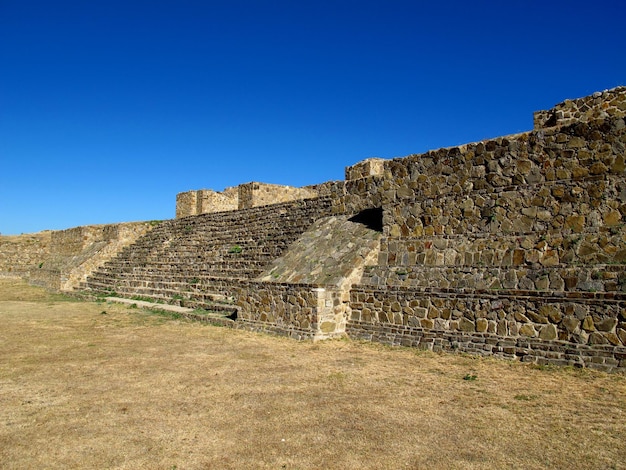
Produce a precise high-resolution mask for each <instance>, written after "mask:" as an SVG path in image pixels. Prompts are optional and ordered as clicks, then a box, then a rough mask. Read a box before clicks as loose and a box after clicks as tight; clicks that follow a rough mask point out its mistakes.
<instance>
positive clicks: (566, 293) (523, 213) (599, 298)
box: [347, 90, 626, 370]
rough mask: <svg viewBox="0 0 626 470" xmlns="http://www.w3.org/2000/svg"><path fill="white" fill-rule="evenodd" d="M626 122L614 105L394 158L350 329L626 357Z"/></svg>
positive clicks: (377, 336) (534, 352)
mask: <svg viewBox="0 0 626 470" xmlns="http://www.w3.org/2000/svg"><path fill="white" fill-rule="evenodd" d="M619 91H620V93H621V95H620V97H619V99H618V98H617V97H615V96H612V95H613V94H614V93H611V94H610V95H611V96H612V98H611V100H612V101H611V103H613V104H615V103H621V102H622V101H621V100H622V99H623V96H624V92H625V91H626V90H619ZM585 102H588V100H587V101H585V100H582V101H581V102H580V103H585ZM580 103H579V104H578V106H581V104H580ZM600 108H601V109H606V107H604V106H600ZM572 109H573V107H572ZM588 115H590V116H595V114H594V113H593V112H589V113H588ZM625 127H626V126H625V124H624V119H623V118H621V117H615V116H614V117H607V118H605V119H600V120H588V121H581V122H576V123H574V124H569V125H562V126H555V127H550V128H546V129H537V130H535V131H532V132H529V133H524V134H519V135H514V136H508V137H503V138H499V139H492V140H489V141H485V142H480V143H476V144H469V145H465V146H460V147H453V148H448V149H440V150H437V151H432V152H427V153H425V154H422V155H414V156H409V157H406V158H401V159H394V160H392V161H389V162H386V163H385V169H384V175H385V176H384V178H383V179H382V180H380V181H379V182H377V183H375V184H370V186H371V189H372V190H373V191H375V192H376V193H377V194H376V200H377V201H381V202H382V207H383V210H384V216H383V217H384V235H385V237H384V238H383V240H382V241H381V250H380V255H379V260H378V263H377V264H376V265H374V266H371V267H369V268H368V269H367V270H366V272H365V274H364V276H363V279H362V281H361V284H360V285H359V286H355V287H354V288H353V291H352V302H351V308H352V313H351V319H350V321H349V323H348V327H347V332H348V333H349V334H350V335H351V336H354V337H361V338H368V339H373V340H379V341H383V342H388V343H391V344H412V345H421V346H422V347H434V345H437V347H440V348H444V349H460V350H465V351H469V352H485V353H490V354H492V353H493V354H499V355H505V356H508V357H519V358H523V359H524V360H533V361H536V362H542V361H543V362H550V363H558V364H576V365H585V366H591V367H597V368H603V369H607V370H610V369H613V368H615V367H626V361H625V359H626V348H625V347H624V346H625V345H626V313H625V312H626V310H625V309H624V307H625V304H624V298H625V297H624V295H625V294H624V292H626V273H625V269H624V268H625V264H624V263H625V260H626V232H625V229H624V226H625V224H624V222H623V218H624V216H625V215H626V196H625V194H626V192H625V191H626V183H625V181H624V166H625V165H624V159H625V155H626V129H625ZM369 178H371V177H369ZM357 181H359V180H357ZM348 183H349V182H347V184H348ZM363 185H365V186H366V185H367V184H366V183H363Z"/></svg>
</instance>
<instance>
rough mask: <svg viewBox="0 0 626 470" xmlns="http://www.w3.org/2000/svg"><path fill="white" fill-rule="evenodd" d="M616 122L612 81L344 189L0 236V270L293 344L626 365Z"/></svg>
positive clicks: (191, 203)
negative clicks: (182, 308) (197, 312)
mask: <svg viewBox="0 0 626 470" xmlns="http://www.w3.org/2000/svg"><path fill="white" fill-rule="evenodd" d="M625 116H626V88H625V87H618V88H614V89H611V90H606V91H603V92H598V93H594V94H593V95H591V96H588V97H584V98H580V99H575V100H566V101H564V102H562V103H560V104H557V105H556V106H555V107H554V108H552V109H550V110H547V111H538V112H536V113H535V115H534V124H535V125H534V129H533V130H531V131H529V132H524V133H520V134H515V135H510V136H505V137H500V138H495V139H489V140H486V141H482V142H477V143H470V144H466V145H462V146H458V147H450V148H444V149H438V150H433V151H430V152H426V153H424V154H420V155H409V156H407V157H403V158H396V159H392V160H383V159H368V160H365V161H362V162H360V163H358V164H356V165H354V166H352V167H348V168H346V177H345V180H343V181H330V182H325V183H322V184H319V185H315V186H308V187H305V188H290V187H286V186H276V185H264V184H262V183H254V182H253V183H246V184H245V185H241V186H239V187H237V188H228V189H227V190H225V191H223V192H221V193H218V192H215V191H210V190H199V191H189V192H187V193H181V194H179V195H178V196H177V208H176V214H177V217H176V219H172V220H167V221H162V222H160V223H156V222H153V223H143V224H138V225H132V226H126V225H124V224H121V225H119V226H116V228H115V229H105V228H95V229H94V228H90V227H82V228H76V229H71V230H69V231H63V232H53V233H52V235H50V234H49V233H44V234H32V235H25V236H23V237H12V238H11V237H1V238H0V272H2V273H3V274H4V275H19V276H22V277H26V278H29V279H31V281H36V282H38V283H40V284H45V285H48V286H49V287H54V288H61V289H63V290H72V291H79V292H82V293H90V294H107V295H112V294H113V295H118V296H122V297H136V296H141V297H142V298H151V299H155V300H160V301H166V302H171V303H183V304H185V305H190V306H194V307H199V308H207V309H208V308H211V309H217V310H219V309H220V308H223V309H225V311H227V312H229V315H230V319H229V320H228V322H230V324H231V325H232V326H233V327H236V328H246V329H253V330H259V331H268V332H272V333H278V334H286V335H290V336H292V337H295V338H313V339H323V338H329V337H335V336H343V335H347V336H349V337H351V338H362V339H367V340H371V341H380V342H383V343H387V344H392V345H405V346H413V347H419V348H427V349H432V350H453V351H454V350H455V351H465V352H469V353H474V354H484V355H487V354H488V355H495V356H500V357H506V358H511V359H518V360H522V361H529V362H536V363H541V364H548V363H549V364H559V365H574V366H582V367H593V368H597V369H602V370H621V371H624V370H626V271H625V266H626V230H625V223H624V217H626V181H625V179H624V170H625V168H626V162H625V159H626V126H625V123H624V117H625ZM65 245H67V246H65ZM18 252H19V253H20V255H19V256H17V255H16V253H18ZM103 254H106V255H103ZM46 267H50V269H49V270H48V271H45V270H46ZM44 272H45V274H46V275H45V276H42V273H44ZM232 312H236V314H232ZM222 323H224V322H222Z"/></svg>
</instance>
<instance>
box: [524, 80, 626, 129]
mask: <svg viewBox="0 0 626 470" xmlns="http://www.w3.org/2000/svg"><path fill="white" fill-rule="evenodd" d="M624 116H626V87H623V86H621V87H616V88H612V89H610V90H604V91H598V92H596V93H594V94H593V95H591V96H586V97H584V98H578V99H575V100H565V101H563V102H561V103H559V104H557V105H556V106H555V107H554V108H552V109H549V110H547V111H537V112H535V113H534V116H533V118H534V119H533V121H534V127H535V129H541V128H545V127H552V126H565V125H569V124H572V123H575V122H585V121H591V120H596V119H606V118H609V117H618V118H619V117H624Z"/></svg>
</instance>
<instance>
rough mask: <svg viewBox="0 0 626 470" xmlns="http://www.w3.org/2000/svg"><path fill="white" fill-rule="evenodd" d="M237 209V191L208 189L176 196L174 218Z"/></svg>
mask: <svg viewBox="0 0 626 470" xmlns="http://www.w3.org/2000/svg"><path fill="white" fill-rule="evenodd" d="M238 207H239V189H238V188H226V189H225V190H224V191H222V192H217V191H212V190H210V189H199V190H197V191H187V192H184V193H178V194H177V195H176V218H177V219H180V218H182V217H190V216H192V215H199V214H208V213H213V212H222V211H232V210H235V209H237V208H238Z"/></svg>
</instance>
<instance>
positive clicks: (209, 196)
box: [176, 182, 319, 219]
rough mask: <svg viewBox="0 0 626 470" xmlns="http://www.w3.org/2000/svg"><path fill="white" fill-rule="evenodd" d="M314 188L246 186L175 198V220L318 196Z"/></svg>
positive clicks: (203, 190) (180, 194)
mask: <svg viewBox="0 0 626 470" xmlns="http://www.w3.org/2000/svg"><path fill="white" fill-rule="evenodd" d="M318 196H319V192H318V191H317V189H316V187H315V186H307V187H303V188H295V187H292V186H282V185H277V184H266V183H257V182H251V183H245V184H241V185H239V186H237V187H234V188H226V189H225V190H224V191H223V192H216V191H211V190H209V189H201V190H198V191H187V192H184V193H179V194H177V195H176V218H177V219H180V218H182V217H189V216H193V215H200V214H210V213H215V212H223V211H232V210H238V209H250V208H252V207H259V206H265V205H268V204H279V203H281V202H289V201H297V200H300V199H310V198H314V197H318Z"/></svg>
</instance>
